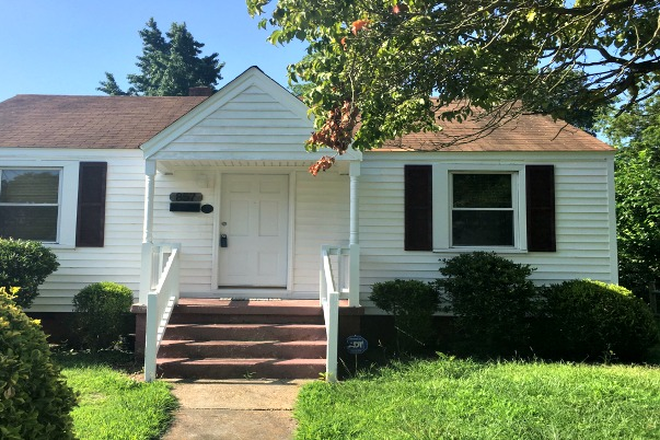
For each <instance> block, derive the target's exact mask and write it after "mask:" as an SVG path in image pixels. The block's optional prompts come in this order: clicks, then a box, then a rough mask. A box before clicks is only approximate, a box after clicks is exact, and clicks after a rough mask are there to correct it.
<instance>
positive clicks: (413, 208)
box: [403, 165, 433, 251]
mask: <svg viewBox="0 0 660 440" xmlns="http://www.w3.org/2000/svg"><path fill="white" fill-rule="evenodd" d="M403 172H404V182H405V237H404V249H405V250H407V251H430V250H433V167H432V166H431V165H405V166H404V168H403Z"/></svg>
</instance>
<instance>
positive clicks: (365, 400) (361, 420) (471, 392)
mask: <svg viewBox="0 0 660 440" xmlns="http://www.w3.org/2000/svg"><path fill="white" fill-rule="evenodd" d="M294 415H295V417H296V418H297V419H298V424H299V426H298V431H297V433H296V439H298V440H300V439H352V440H356V439H370V440H371V439H429V440H430V439H433V440H436V439H509V440H510V439H599V440H600V439H660V368H657V367H656V368H652V367H641V366H635V367H633V366H620V365H616V366H603V365H600V366H597V365H582V364H580V365H575V364H565V363H524V362H501V363H497V362H491V363H485V362H484V363H482V362H476V361H471V360H458V359H452V358H448V357H443V358H441V359H439V360H437V361H416V362H413V363H411V364H409V365H398V366H393V367H388V368H386V369H383V370H381V371H380V372H378V373H372V374H362V375H360V376H359V377H357V378H355V379H351V380H347V381H345V382H341V383H338V384H335V385H331V384H326V383H324V382H314V383H311V384H309V385H307V386H305V387H304V388H303V389H302V390H301V393H300V395H299V398H298V402H297V405H296V409H295V412H294Z"/></svg>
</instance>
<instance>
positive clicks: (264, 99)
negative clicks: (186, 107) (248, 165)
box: [141, 67, 361, 162]
mask: <svg viewBox="0 0 660 440" xmlns="http://www.w3.org/2000/svg"><path fill="white" fill-rule="evenodd" d="M312 131H313V121H312V120H311V119H310V117H309V116H308V115H307V107H306V106H305V105H304V104H303V103H302V102H301V101H300V100H299V99H297V98H296V97H295V96H293V95H292V94H291V93H289V92H288V91H287V90H286V89H284V88H283V87H282V86H280V85H279V84H278V83H276V82H275V81H274V80H272V79H271V78H270V77H268V76H267V75H266V74H264V73H263V72H262V71H261V70H260V69H259V68H257V67H250V68H249V69H248V70H246V71H245V72H244V73H243V74H241V75H240V76H238V77H237V78H236V79H235V80H233V81H232V82H230V83H229V84H227V85H226V86H225V87H223V88H222V89H220V90H219V91H218V92H216V93H215V94H214V95H213V96H211V97H210V98H208V99H207V100H206V101H204V102H203V103H202V104H200V105H199V106H198V107H196V108H195V109H193V110H192V111H190V112H189V113H187V114H186V115H185V116H183V117H182V118H180V119H179V120H178V121H176V122H175V123H174V124H172V125H170V126H169V127H167V128H166V129H165V130H163V131H162V132H160V133H159V134H158V135H156V136H155V137H154V138H152V139H151V140H149V141H148V142H145V143H144V144H143V145H142V147H141V148H142V150H143V151H144V155H145V159H146V160H155V161H160V160H302V161H310V162H311V161H315V160H316V159H318V158H319V157H320V156H321V155H322V154H323V153H322V152H318V153H311V154H310V153H308V152H306V151H305V150H304V148H303V145H304V143H305V141H306V140H307V138H308V137H309V136H310V134H311V132H312ZM345 156H346V157H345V159H349V160H350V159H358V160H359V158H360V157H361V154H359V153H356V152H350V153H348V154H346V155H345Z"/></svg>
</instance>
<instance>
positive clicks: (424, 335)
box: [369, 280, 439, 351]
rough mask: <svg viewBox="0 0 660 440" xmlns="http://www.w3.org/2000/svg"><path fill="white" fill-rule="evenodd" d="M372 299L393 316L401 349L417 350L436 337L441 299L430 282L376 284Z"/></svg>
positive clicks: (407, 281) (401, 281) (400, 281)
mask: <svg viewBox="0 0 660 440" xmlns="http://www.w3.org/2000/svg"><path fill="white" fill-rule="evenodd" d="M369 299H370V300H371V301H373V302H374V304H376V306H377V307H378V308H380V309H382V310H384V311H386V312H388V313H391V314H392V315H393V316H394V325H395V327H396V333H397V346H398V349H399V351H416V350H417V349H419V348H421V347H424V346H426V344H427V343H428V342H430V341H431V340H432V339H433V336H434V328H433V314H434V313H435V312H436V311H437V310H438V305H439V298H438V293H437V291H436V290H435V289H434V288H433V286H431V285H430V284H428V283H425V282H423V281H416V280H394V281H385V282H382V283H374V285H373V287H372V293H371V295H370V296H369Z"/></svg>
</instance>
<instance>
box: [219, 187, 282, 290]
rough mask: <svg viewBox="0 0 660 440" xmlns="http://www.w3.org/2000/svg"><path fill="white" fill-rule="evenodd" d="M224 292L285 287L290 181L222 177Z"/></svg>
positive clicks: (221, 274) (221, 278)
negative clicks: (250, 288)
mask: <svg viewBox="0 0 660 440" xmlns="http://www.w3.org/2000/svg"><path fill="white" fill-rule="evenodd" d="M221 197H222V200H221V203H220V249H219V258H218V260H219V268H218V269H219V270H218V284H219V286H220V287H280V288H281V287H286V282H287V261H288V242H289V240H288V226H289V220H288V218H289V207H288V205H289V176H287V175H267V174H250V175H245V174H223V176H222V194H221Z"/></svg>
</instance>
